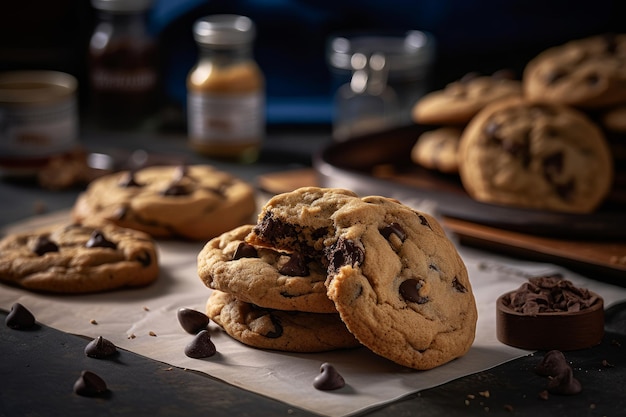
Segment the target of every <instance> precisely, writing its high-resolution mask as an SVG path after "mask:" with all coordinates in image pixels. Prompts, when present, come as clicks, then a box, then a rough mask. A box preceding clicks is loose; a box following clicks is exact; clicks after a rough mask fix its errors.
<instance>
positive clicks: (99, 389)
mask: <svg viewBox="0 0 626 417" xmlns="http://www.w3.org/2000/svg"><path fill="white" fill-rule="evenodd" d="M107 391H108V388H107V384H106V382H104V380H103V379H102V378H100V377H99V376H98V375H96V374H94V373H93V372H91V371H82V372H81V373H80V377H79V378H78V379H77V380H76V382H75V383H74V392H75V393H76V394H78V395H82V396H84V397H97V396H100V395H103V394H105V393H107Z"/></svg>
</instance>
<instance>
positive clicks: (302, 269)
mask: <svg viewBox="0 0 626 417" xmlns="http://www.w3.org/2000/svg"><path fill="white" fill-rule="evenodd" d="M278 272H280V273H281V274H283V275H288V276H290V277H306V276H307V275H309V267H308V265H307V263H306V259H305V258H304V256H302V255H300V254H299V253H298V252H294V253H292V254H291V256H290V257H289V260H288V261H287V262H286V263H285V264H284V265H283V266H282V267H281V268H280V269H279V271H278Z"/></svg>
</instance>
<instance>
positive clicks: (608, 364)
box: [602, 359, 615, 368]
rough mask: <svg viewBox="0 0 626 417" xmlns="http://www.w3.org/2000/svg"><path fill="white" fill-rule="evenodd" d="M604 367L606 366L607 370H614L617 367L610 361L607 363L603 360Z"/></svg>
mask: <svg viewBox="0 0 626 417" xmlns="http://www.w3.org/2000/svg"><path fill="white" fill-rule="evenodd" d="M602 366H604V367H605V368H612V367H614V366H615V365H613V364H612V363H610V362H609V361H607V360H606V359H602Z"/></svg>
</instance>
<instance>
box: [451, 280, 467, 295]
mask: <svg viewBox="0 0 626 417" xmlns="http://www.w3.org/2000/svg"><path fill="white" fill-rule="evenodd" d="M452 288H454V289H455V290H457V291H458V292H467V288H465V287H464V286H463V284H461V283H460V282H459V280H458V279H457V278H456V277H454V279H453V280H452Z"/></svg>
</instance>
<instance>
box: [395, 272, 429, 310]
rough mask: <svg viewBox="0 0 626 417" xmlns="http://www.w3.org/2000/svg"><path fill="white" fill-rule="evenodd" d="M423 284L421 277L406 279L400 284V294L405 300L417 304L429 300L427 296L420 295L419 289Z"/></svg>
mask: <svg viewBox="0 0 626 417" xmlns="http://www.w3.org/2000/svg"><path fill="white" fill-rule="evenodd" d="M423 286H424V281H423V280H421V279H420V280H417V279H413V278H411V279H407V280H406V281H404V282H403V283H402V284H400V295H401V296H402V298H404V299H405V300H407V301H411V302H413V303H417V304H426V303H427V302H428V301H429V300H428V297H424V296H422V295H420V290H421V289H422V287H423Z"/></svg>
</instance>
